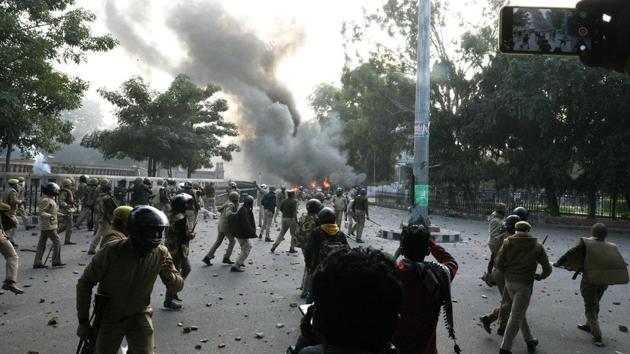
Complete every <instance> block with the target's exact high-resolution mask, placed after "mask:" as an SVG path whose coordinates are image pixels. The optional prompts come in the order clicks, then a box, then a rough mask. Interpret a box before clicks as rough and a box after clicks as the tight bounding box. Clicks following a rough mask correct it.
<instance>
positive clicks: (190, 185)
mask: <svg viewBox="0 0 630 354" xmlns="http://www.w3.org/2000/svg"><path fill="white" fill-rule="evenodd" d="M192 186H193V185H192V182H190V181H186V182H184V188H186V189H191V188H192Z"/></svg>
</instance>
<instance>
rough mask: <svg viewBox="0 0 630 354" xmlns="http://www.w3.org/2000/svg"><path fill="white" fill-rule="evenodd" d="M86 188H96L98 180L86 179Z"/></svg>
mask: <svg viewBox="0 0 630 354" xmlns="http://www.w3.org/2000/svg"><path fill="white" fill-rule="evenodd" d="M87 184H88V186H97V185H98V180H97V179H96V178H94V177H92V178H90V179H88V182H87Z"/></svg>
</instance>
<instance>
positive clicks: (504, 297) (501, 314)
mask: <svg viewBox="0 0 630 354" xmlns="http://www.w3.org/2000/svg"><path fill="white" fill-rule="evenodd" d="M492 278H493V280H494V282H495V283H496V284H497V288H498V289H499V293H500V294H501V303H500V304H499V306H497V307H496V308H495V309H494V310H492V312H491V313H489V314H487V315H485V316H486V317H487V318H488V319H490V322H494V321H496V320H499V328H503V329H505V327H507V323H508V320H509V319H510V311H511V310H512V299H511V298H510V295H509V294H508V292H507V290H505V277H504V276H503V273H501V271H499V270H498V269H496V268H495V269H494V270H493V271H492Z"/></svg>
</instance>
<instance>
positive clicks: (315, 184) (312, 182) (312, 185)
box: [310, 180, 317, 189]
mask: <svg viewBox="0 0 630 354" xmlns="http://www.w3.org/2000/svg"><path fill="white" fill-rule="evenodd" d="M310 186H311V189H315V188H317V181H316V180H312V181H311V183H310Z"/></svg>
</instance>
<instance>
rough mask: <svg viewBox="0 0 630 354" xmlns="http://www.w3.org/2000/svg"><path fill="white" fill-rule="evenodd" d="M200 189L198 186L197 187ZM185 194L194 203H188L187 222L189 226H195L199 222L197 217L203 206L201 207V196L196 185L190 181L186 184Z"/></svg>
mask: <svg viewBox="0 0 630 354" xmlns="http://www.w3.org/2000/svg"><path fill="white" fill-rule="evenodd" d="M197 187H198V186H197ZM183 192H184V193H186V194H188V195H189V196H190V197H191V198H192V201H191V202H190V203H188V204H187V205H188V209H186V220H187V221H188V224H189V225H194V224H195V223H196V222H197V216H198V215H199V210H200V209H201V205H199V195H198V194H197V188H195V184H193V183H192V182H190V181H186V182H184V190H183Z"/></svg>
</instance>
